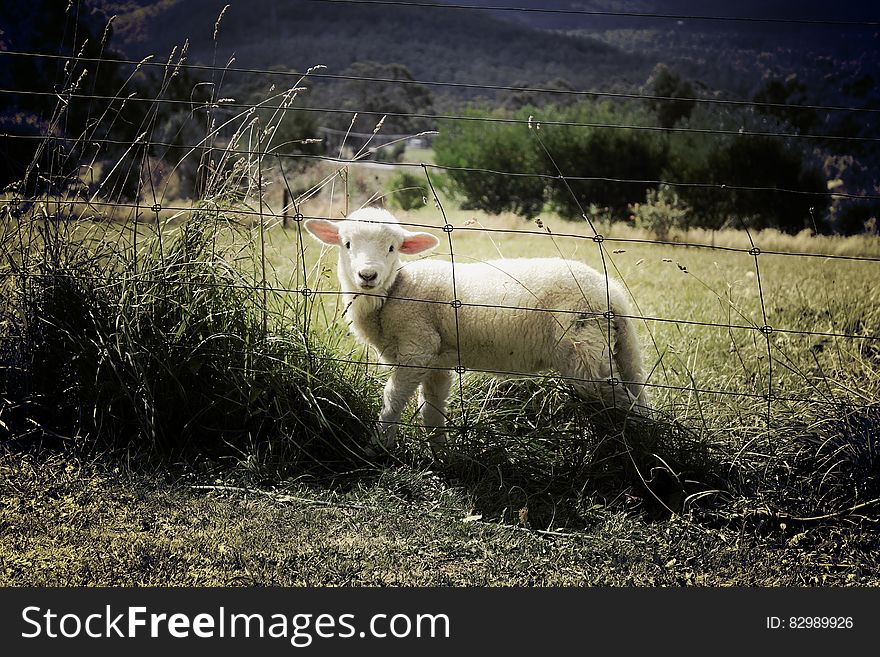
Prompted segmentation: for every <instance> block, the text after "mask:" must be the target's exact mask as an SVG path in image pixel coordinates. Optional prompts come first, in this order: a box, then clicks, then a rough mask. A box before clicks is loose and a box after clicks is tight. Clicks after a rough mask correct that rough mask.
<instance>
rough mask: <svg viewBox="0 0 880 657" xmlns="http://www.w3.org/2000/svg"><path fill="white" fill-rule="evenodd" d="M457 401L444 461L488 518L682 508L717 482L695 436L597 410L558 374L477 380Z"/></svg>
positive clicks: (576, 519)
mask: <svg viewBox="0 0 880 657" xmlns="http://www.w3.org/2000/svg"><path fill="white" fill-rule="evenodd" d="M462 401H463V402H464V413H463V414H462V415H461V416H460V417H461V418H463V419H459V420H457V424H458V425H459V426H460V427H461V430H460V431H459V432H458V435H453V436H452V439H453V441H454V449H453V450H452V451H450V452H449V453H448V454H447V458H446V460H445V463H444V467H445V469H446V474H447V476H449V477H452V478H454V479H455V480H456V481H458V482H460V483H461V484H462V485H463V486H464V487H465V488H466V489H467V490H468V491H469V493H470V494H471V496H472V497H473V499H474V501H475V506H476V507H477V508H478V509H479V510H480V512H481V513H483V514H485V515H487V516H489V517H495V518H500V519H504V520H507V521H513V522H514V523H520V524H527V525H528V526H529V527H533V528H539V529H549V528H551V527H578V526H581V527H582V526H585V525H588V524H591V523H592V522H593V521H595V520H596V519H597V518H599V517H602V516H603V515H604V514H605V513H606V512H607V510H609V509H627V510H630V511H637V510H638V511H645V512H647V513H648V514H649V515H651V516H656V515H658V514H659V515H668V514H669V513H670V512H680V511H682V510H683V508H684V507H685V506H686V505H687V504H688V503H689V502H690V500H691V499H693V498H694V496H696V495H701V494H704V493H705V492H706V491H709V490H715V489H717V487H718V486H719V485H721V482H720V480H719V477H718V476H717V475H716V474H715V471H716V469H717V467H716V466H717V465H718V463H719V459H718V458H717V456H716V455H713V454H712V453H711V452H710V451H709V450H708V449H707V447H706V444H705V443H704V442H702V441H700V440H698V437H697V436H696V435H695V434H694V433H693V432H691V431H688V430H687V429H685V428H684V427H682V426H681V425H678V424H676V423H673V422H667V421H663V420H659V419H655V420H648V419H644V418H633V417H629V418H627V417H625V416H624V415H623V414H621V413H617V412H612V411H609V410H607V409H602V408H601V407H600V406H598V405H596V404H591V403H589V402H586V401H584V400H583V399H581V398H580V397H578V396H577V395H576V394H575V393H574V391H573V390H572V389H571V388H570V386H568V385H566V384H565V383H563V382H561V381H558V380H555V379H551V378H548V379H544V380H538V379H520V380H512V381H497V380H493V379H489V378H488V377H476V378H474V379H472V380H471V381H470V382H468V383H467V384H466V385H465V386H464V387H463V388H462Z"/></svg>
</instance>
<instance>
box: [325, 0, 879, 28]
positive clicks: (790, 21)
mask: <svg viewBox="0 0 880 657" xmlns="http://www.w3.org/2000/svg"><path fill="white" fill-rule="evenodd" d="M308 1H309V2H321V3H327V4H341V5H345V4H347V5H376V6H391V7H400V8H402V7H422V8H430V9H465V10H473V11H505V12H516V13H523V14H559V15H567V16H604V17H614V18H654V19H661V20H674V21H681V20H691V21H715V22H723V23H767V24H784V25H819V26H821V25H825V26H832V27H834V26H837V27H869V28H870V27H876V26H880V21H872V20H863V21H855V20H835V19H811V18H773V17H767V18H756V17H749V16H709V15H705V14H662V13H651V12H636V11H611V10H597V9H575V8H562V7H516V6H509V5H489V6H486V5H468V4H463V3H462V4H457V3H448V4H447V3H445V2H443V3H438V2H419V1H417V0H416V1H413V2H410V1H409V0H308Z"/></svg>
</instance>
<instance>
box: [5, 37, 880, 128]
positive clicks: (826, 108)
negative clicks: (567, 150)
mask: <svg viewBox="0 0 880 657" xmlns="http://www.w3.org/2000/svg"><path fill="white" fill-rule="evenodd" d="M3 56H12V57H30V58H40V59H57V60H63V61H68V60H70V59H71V57H70V56H68V55H59V54H53V53H43V52H22V51H15V50H2V51H0V57H3ZM151 57H152V56H151ZM73 59H75V61H77V62H81V63H98V64H100V63H112V64H116V65H121V64H124V65H128V66H135V67H137V68H144V67H146V68H149V67H152V68H162V69H165V70H168V69H171V70H177V69H182V70H187V71H204V72H212V73H213V72H216V71H217V70H220V69H218V67H216V66H209V65H207V64H189V63H179V62H174V63H168V62H159V61H152V60H151V59H149V58H144V59H141V60H135V59H125V58H119V59H116V58H113V59H107V58H101V57H84V56H81V55H78V56H76V57H75V58H73ZM222 71H223V73H244V74H247V75H265V76H272V77H281V78H296V79H297V80H303V79H305V78H308V79H315V80H345V81H350V82H378V83H382V84H399V85H403V86H410V85H414V86H423V87H443V88H450V89H468V90H472V91H509V92H517V93H532V94H542V95H550V96H574V97H584V98H613V99H626V100H641V101H652V102H656V101H674V102H687V103H694V104H697V105H731V106H736V107H760V108H764V109H782V110H815V111H820V112H855V113H862V112H864V113H869V114H870V113H880V108H875V107H853V106H844V105H814V104H804V103H773V102H769V101H763V100H741V99H735V98H704V97H695V98H680V97H677V96H658V95H655V94H643V93H622V92H612V91H592V90H582V89H552V88H546V87H530V86H509V85H494V84H476V83H470V82H446V81H440V80H416V79H408V78H403V79H401V78H382V77H375V76H367V75H346V74H342V73H322V72H320V71H319V70H307V71H304V72H303V71H273V70H270V69H261V68H242V67H240V66H231V65H230V66H224V67H223V68H222Z"/></svg>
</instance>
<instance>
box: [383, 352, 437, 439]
mask: <svg viewBox="0 0 880 657" xmlns="http://www.w3.org/2000/svg"><path fill="white" fill-rule="evenodd" d="M425 374H426V371H425V370H423V369H421V368H416V367H401V366H399V365H398V366H395V367H394V369H393V370H392V372H391V376H389V377H388V381H387V382H386V383H385V393H384V395H383V397H382V411H381V413H379V426H378V430H379V431H378V435H377V436H375V437H374V438H373V442H374V443H375V444H377V445H380V446H383V447H386V448H391V447H394V443H395V442H396V440H397V427H398V425H399V424H400V416H401V414H402V413H403V409H404V408H406V404H407V402H408V401H409V400H410V398H411V397H412V396H413V393H415V391H416V388H418V387H419V384H420V383H421V382H422V379H423V378H424V377H425Z"/></svg>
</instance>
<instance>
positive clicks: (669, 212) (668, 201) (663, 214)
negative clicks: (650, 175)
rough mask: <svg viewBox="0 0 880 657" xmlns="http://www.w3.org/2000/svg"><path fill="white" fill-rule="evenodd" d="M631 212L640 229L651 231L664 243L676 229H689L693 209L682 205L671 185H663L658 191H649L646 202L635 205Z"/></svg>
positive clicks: (632, 206)
mask: <svg viewBox="0 0 880 657" xmlns="http://www.w3.org/2000/svg"><path fill="white" fill-rule="evenodd" d="M629 211H630V216H631V218H632V220H633V222H634V223H635V225H636V226H637V227H638V228H644V229H646V230H648V231H650V232H651V233H652V234H653V235H654V237H655V238H656V239H658V240H660V241H661V242H664V241H666V240H668V239H669V236H670V233H671V232H672V230H673V229H674V228H687V226H688V221H689V218H690V213H691V208H689V207H688V206H686V205H685V204H684V203H682V201H681V199H680V198H679V197H678V194H676V193H675V192H674V191H673V190H672V189H670V187H669V185H661V186H660V187H659V188H658V189H649V190H648V193H647V195H646V197H645V202H644V203H633V204H632V205H630V206H629Z"/></svg>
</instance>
